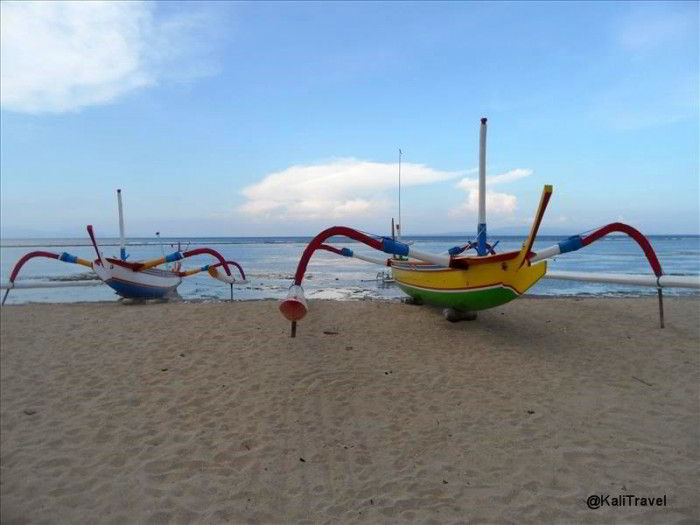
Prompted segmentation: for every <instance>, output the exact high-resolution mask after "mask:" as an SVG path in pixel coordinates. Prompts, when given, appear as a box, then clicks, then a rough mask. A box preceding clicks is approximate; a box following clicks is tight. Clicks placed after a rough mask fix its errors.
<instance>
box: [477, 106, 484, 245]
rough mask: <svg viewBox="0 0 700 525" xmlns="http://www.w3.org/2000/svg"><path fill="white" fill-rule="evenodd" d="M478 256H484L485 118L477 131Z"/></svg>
mask: <svg viewBox="0 0 700 525" xmlns="http://www.w3.org/2000/svg"><path fill="white" fill-rule="evenodd" d="M476 236H477V242H478V244H477V247H476V251H477V252H478V253H479V255H486V118H482V119H481V128H480V131H479V224H478V225H477V230H476Z"/></svg>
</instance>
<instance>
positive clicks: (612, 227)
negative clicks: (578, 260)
mask: <svg viewBox="0 0 700 525" xmlns="http://www.w3.org/2000/svg"><path fill="white" fill-rule="evenodd" d="M613 232H619V233H625V234H627V235H629V236H630V237H631V238H632V239H634V241H635V242H636V243H637V244H638V245H639V247H640V248H641V249H642V251H643V252H644V255H645V256H646V258H647V261H649V265H650V266H651V269H652V270H653V271H654V275H656V277H661V276H662V275H663V274H664V272H663V269H662V268H661V263H660V262H659V259H658V257H657V256H656V252H654V248H652V247H651V244H650V243H649V240H648V239H647V238H646V237H645V236H644V235H643V234H642V232H640V231H639V230H637V229H636V228H633V227H632V226H630V225H629V224H624V223H621V222H613V223H611V224H608V225H607V226H603V227H602V228H599V229H597V230H596V231H594V232H593V233H591V234H589V235H586V236H585V237H582V236H581V235H573V236H572V237H569V238H568V239H566V240H563V241H561V242H560V243H558V244H555V245H554V246H550V247H549V248H545V249H543V250H540V251H538V252H537V253H535V254H533V256H532V257H531V258H530V261H531V262H535V261H541V260H542V259H548V258H550V257H554V256H556V255H559V254H561V253H567V252H574V251H576V250H579V249H581V248H583V247H584V246H588V245H589V244H591V243H593V242H595V241H597V240H598V239H600V238H602V237H605V236H606V235H608V234H609V233H613Z"/></svg>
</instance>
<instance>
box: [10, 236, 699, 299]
mask: <svg viewBox="0 0 700 525" xmlns="http://www.w3.org/2000/svg"><path fill="white" fill-rule="evenodd" d="M566 237H567V236H563V235H540V236H538V237H537V242H536V243H535V251H537V249H538V248H543V247H546V246H549V245H551V244H554V243H556V242H557V241H560V240H562V239H564V238H566ZM647 238H648V239H649V241H650V242H651V244H652V246H653V247H654V250H655V251H656V253H657V255H658V257H659V260H660V261H661V265H662V267H663V269H664V273H666V274H669V275H700V235H688V234H685V235H684V234H669V235H649V236H647ZM311 239H312V237H311V236H277V237H269V236H258V237H182V238H175V237H161V238H160V239H158V238H156V237H135V238H131V239H129V240H128V242H127V253H128V254H129V259H128V260H132V261H137V260H145V259H151V258H157V257H160V256H162V255H163V254H165V253H171V252H173V251H175V250H177V249H178V243H179V247H180V248H181V249H182V250H186V249H192V248H195V247H200V246H212V247H214V248H215V249H216V250H217V251H219V252H221V254H222V255H223V256H224V257H225V258H227V259H229V260H234V261H237V262H238V263H240V264H241V265H242V266H243V268H244V270H245V272H246V276H247V277H248V281H249V282H248V283H246V284H242V285H236V286H234V298H235V299H237V300H256V299H280V298H282V297H284V296H285V295H286V293H287V289H288V288H289V286H290V285H291V283H292V277H293V274H294V272H295V270H296V266H297V263H298V262H299V258H300V257H301V254H302V252H303V250H304V248H305V246H306V244H307V243H308V242H309V241H310V240H311ZM403 240H405V241H408V242H414V243H415V245H416V246H420V247H421V249H423V250H425V251H430V252H435V253H440V252H444V251H446V250H447V249H449V248H451V247H452V246H455V245H458V244H463V243H465V242H466V241H468V240H470V237H468V236H457V235H435V236H430V235H414V236H405V237H403ZM496 240H498V241H499V243H498V245H496V251H497V252H503V251H509V250H515V249H518V248H519V247H520V244H521V243H522V241H523V236H521V235H494V237H493V238H492V239H490V241H491V242H495V241H496ZM98 242H99V244H100V247H101V248H102V249H103V252H104V254H105V255H107V256H117V254H118V251H119V249H118V247H119V239H118V238H115V237H105V238H101V239H99V241H98ZM329 242H330V243H331V244H333V245H335V246H338V247H342V246H344V245H352V246H353V251H355V252H357V253H361V254H367V255H369V254H372V253H373V252H374V250H372V249H370V248H368V247H366V246H365V245H363V244H360V243H357V242H355V241H352V240H349V239H346V238H333V239H330V240H329ZM33 250H45V251H54V252H58V253H60V252H63V251H66V252H69V253H71V254H72V255H76V256H78V257H82V258H85V259H89V260H92V259H94V257H95V253H94V249H93V248H92V245H91V244H90V239H89V238H88V237H87V236H86V237H84V238H77V237H56V238H13V239H9V238H3V239H1V240H0V272H1V273H2V281H3V282H6V281H7V280H8V277H9V273H10V272H11V270H12V268H13V267H14V265H15V263H16V262H17V261H18V260H19V259H20V258H21V257H22V256H23V255H24V254H26V253H28V252H30V251H33ZM374 254H375V256H376V252H374ZM183 262H184V266H185V268H195V267H198V266H201V265H204V264H207V263H209V262H211V258H209V257H207V256H197V257H193V258H190V259H186V260H185V261H183ZM548 269H549V270H550V271H586V272H599V273H627V274H650V273H651V269H650V268H649V265H648V263H647V261H646V258H645V257H644V254H643V252H642V250H641V249H640V248H639V246H638V245H637V244H636V243H635V242H634V241H632V240H631V239H630V238H628V237H627V236H624V235H611V236H608V237H605V238H604V239H602V240H601V241H599V242H596V243H594V244H592V245H590V246H587V247H586V248H583V249H582V250H579V251H577V252H575V253H570V254H564V255H560V256H558V257H556V258H554V259H553V260H550V261H549V267H548ZM386 270H387V268H385V267H381V266H377V265H372V264H369V263H365V262H362V261H358V260H356V259H349V258H345V257H340V256H337V255H334V254H329V253H326V252H316V253H315V254H314V256H313V258H312V259H311V261H310V264H309V269H308V271H307V275H306V278H305V281H304V288H305V290H306V292H307V297H308V298H311V299H337V300H359V299H363V300H367V299H398V298H401V297H404V296H405V295H404V294H403V292H402V291H401V290H400V289H398V288H397V287H395V286H392V285H389V286H387V285H386V284H384V283H382V281H381V274H382V273H383V272H385V271H386ZM96 279H97V277H96V275H95V274H94V272H92V271H90V270H88V271H86V269H85V268H84V267H82V266H78V265H74V264H68V263H63V262H60V261H56V260H53V259H45V258H37V259H32V260H31V261H29V262H28V263H27V264H26V265H25V266H24V267H23V268H22V271H21V272H20V275H19V277H18V280H21V281H25V282H26V281H31V282H34V283H56V282H61V281H90V280H96ZM527 293H528V294H529V295H545V296H600V297H620V296H632V297H636V296H645V295H652V294H655V293H656V291H655V290H654V289H653V288H646V287H636V286H628V285H614V284H597V283H582V282H574V281H562V280H552V279H543V280H541V281H540V282H538V283H537V284H536V285H535V286H533V287H532V288H531V289H530V290H529V291H528V292H527ZM665 293H667V294H669V295H697V294H698V292H697V291H692V290H684V289H667V290H666V291H665ZM177 297H179V298H181V299H183V300H198V301H201V300H204V301H207V300H225V299H228V298H229V297H230V291H229V287H228V286H226V285H225V284H223V283H221V282H219V281H216V280H214V279H212V278H211V277H209V276H208V275H207V274H206V273H203V274H197V275H195V276H191V277H187V278H185V279H184V280H183V283H182V284H181V285H180V286H179V288H178V296H177ZM177 297H176V298H177ZM117 299H119V297H118V296H117V295H116V294H115V293H114V292H113V291H112V290H111V289H110V288H109V287H107V286H104V285H100V286H94V287H81V288H76V287H73V288H49V289H41V288H39V289H18V290H13V291H12V293H10V295H9V297H8V300H7V304H22V303H32V302H48V303H68V302H84V301H112V300H117Z"/></svg>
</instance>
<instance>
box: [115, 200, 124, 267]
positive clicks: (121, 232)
mask: <svg viewBox="0 0 700 525" xmlns="http://www.w3.org/2000/svg"><path fill="white" fill-rule="evenodd" d="M117 205H118V207H119V255H120V257H121V260H122V261H126V240H125V239H124V211H123V210H122V190H117Z"/></svg>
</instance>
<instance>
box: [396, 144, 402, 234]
mask: <svg viewBox="0 0 700 525" xmlns="http://www.w3.org/2000/svg"><path fill="white" fill-rule="evenodd" d="M401 155H403V152H402V151H401V148H399V222H398V224H396V240H397V241H400V240H401Z"/></svg>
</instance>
